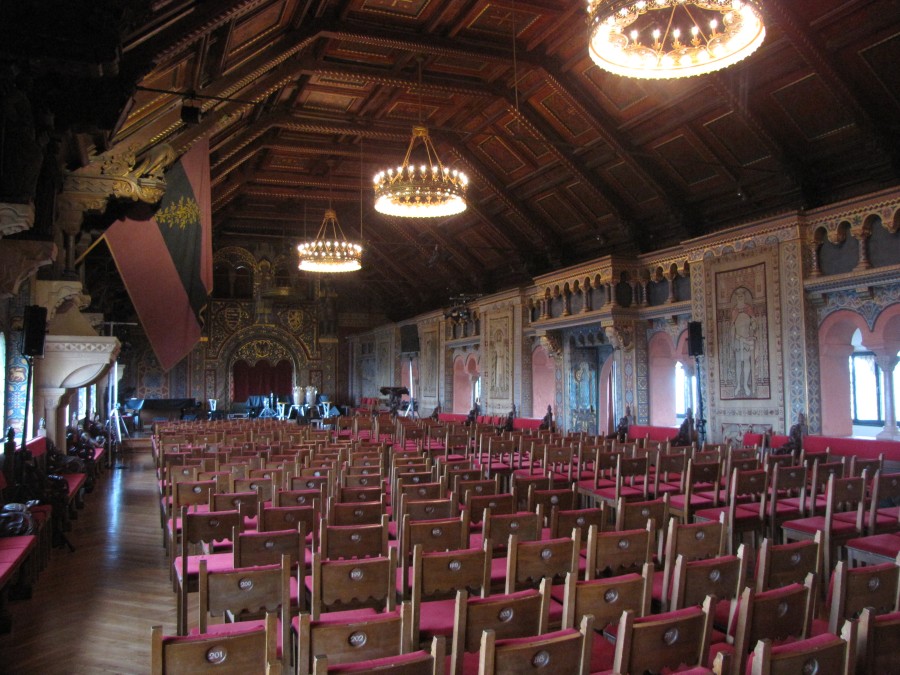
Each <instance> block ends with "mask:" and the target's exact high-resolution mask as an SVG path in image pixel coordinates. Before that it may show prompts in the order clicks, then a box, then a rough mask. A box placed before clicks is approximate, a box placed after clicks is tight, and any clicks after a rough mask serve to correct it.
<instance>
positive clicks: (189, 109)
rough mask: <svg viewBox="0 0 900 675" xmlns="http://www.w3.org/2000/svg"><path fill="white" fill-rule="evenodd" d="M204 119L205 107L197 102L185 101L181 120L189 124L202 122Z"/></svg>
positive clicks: (182, 105)
mask: <svg viewBox="0 0 900 675" xmlns="http://www.w3.org/2000/svg"><path fill="white" fill-rule="evenodd" d="M202 119H203V108H201V107H200V106H199V105H197V104H195V103H188V102H187V101H184V102H183V103H182V104H181V121H182V122H184V123H185V124H187V125H189V126H196V125H198V124H200V122H201V120H202Z"/></svg>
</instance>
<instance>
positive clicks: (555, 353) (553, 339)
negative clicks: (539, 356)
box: [537, 330, 563, 359]
mask: <svg viewBox="0 0 900 675" xmlns="http://www.w3.org/2000/svg"><path fill="white" fill-rule="evenodd" d="M537 338H538V339H539V340H540V343H541V346H542V347H543V348H544V349H546V350H547V354H549V355H550V356H551V357H552V358H554V359H558V358H560V357H561V356H562V352H563V345H562V334H561V333H560V332H559V331H558V330H548V331H543V332H541V333H538V335H537Z"/></svg>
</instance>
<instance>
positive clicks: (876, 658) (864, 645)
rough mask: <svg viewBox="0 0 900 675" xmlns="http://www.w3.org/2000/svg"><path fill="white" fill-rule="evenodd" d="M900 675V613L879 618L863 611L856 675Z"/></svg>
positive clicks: (857, 649) (860, 619) (857, 644)
mask: <svg viewBox="0 0 900 675" xmlns="http://www.w3.org/2000/svg"><path fill="white" fill-rule="evenodd" d="M898 672H900V612H892V613H891V614H883V615H881V616H879V615H877V614H876V613H875V611H873V610H872V609H869V608H866V609H863V611H862V613H861V614H860V615H859V635H858V639H857V643H856V675H873V674H874V675H889V674H891V673H898Z"/></svg>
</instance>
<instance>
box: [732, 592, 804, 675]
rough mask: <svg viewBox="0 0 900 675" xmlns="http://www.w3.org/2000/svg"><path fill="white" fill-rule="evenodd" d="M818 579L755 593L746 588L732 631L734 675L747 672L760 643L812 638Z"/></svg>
mask: <svg viewBox="0 0 900 675" xmlns="http://www.w3.org/2000/svg"><path fill="white" fill-rule="evenodd" d="M815 587H816V579H815V577H814V576H813V575H809V576H808V577H807V578H806V581H805V582H804V583H803V584H791V585H789V586H784V587H783V588H777V589H774V590H771V591H764V592H762V593H756V592H755V591H754V590H753V589H752V588H745V589H744V592H743V593H742V594H741V599H740V605H739V607H738V613H737V622H736V627H735V629H734V631H733V635H734V646H733V649H729V647H730V646H728V647H723V649H722V651H725V652H726V653H727V652H728V651H731V652H732V654H733V663H732V669H731V672H732V675H742V674H743V673H745V672H746V667H747V659H748V658H749V655H750V651H751V649H753V648H754V647H755V645H756V643H757V642H759V641H760V640H764V639H771V640H778V641H784V640H787V639H789V638H798V639H801V640H805V639H806V638H808V637H809V633H810V627H811V625H812V616H813V610H814V607H815V596H816V594H815Z"/></svg>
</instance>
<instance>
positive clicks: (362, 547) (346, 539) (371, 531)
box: [319, 515, 388, 560]
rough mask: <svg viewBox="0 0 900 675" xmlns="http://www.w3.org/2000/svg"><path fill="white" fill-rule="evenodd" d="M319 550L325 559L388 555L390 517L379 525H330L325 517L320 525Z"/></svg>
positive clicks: (382, 520) (383, 519)
mask: <svg viewBox="0 0 900 675" xmlns="http://www.w3.org/2000/svg"><path fill="white" fill-rule="evenodd" d="M319 552H320V553H321V554H322V557H323V558H324V559H325V560H337V559H339V558H366V557H377V556H386V555H387V553H388V517H387V515H384V516H382V517H381V524H379V525H330V524H329V523H328V519H327V518H323V519H322V520H321V521H320V525H319Z"/></svg>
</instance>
